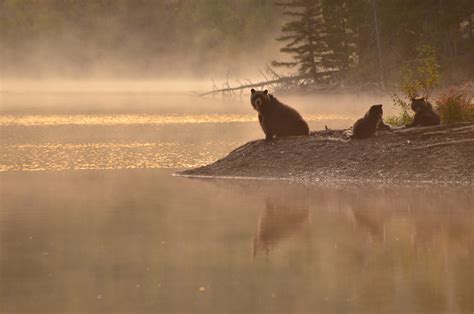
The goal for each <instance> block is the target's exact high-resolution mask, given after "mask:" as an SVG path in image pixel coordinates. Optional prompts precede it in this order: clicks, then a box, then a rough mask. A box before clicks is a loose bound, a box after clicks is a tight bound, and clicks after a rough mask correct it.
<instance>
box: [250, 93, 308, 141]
mask: <svg viewBox="0 0 474 314" xmlns="http://www.w3.org/2000/svg"><path fill="white" fill-rule="evenodd" d="M250 103H251V104H252V107H253V108H254V109H255V110H256V111H257V112H258V121H259V122H260V126H261V127H262V130H263V133H265V140H266V141H271V140H272V139H273V137H274V136H276V137H285V136H300V135H309V127H308V124H307V123H306V121H305V120H304V119H303V117H302V116H301V115H300V114H299V113H298V111H296V110H295V109H293V108H291V107H290V106H287V105H285V104H283V103H281V102H280V101H278V99H276V98H275V97H274V96H273V95H271V94H269V93H268V90H264V91H256V90H255V89H253V88H252V90H251V95H250Z"/></svg>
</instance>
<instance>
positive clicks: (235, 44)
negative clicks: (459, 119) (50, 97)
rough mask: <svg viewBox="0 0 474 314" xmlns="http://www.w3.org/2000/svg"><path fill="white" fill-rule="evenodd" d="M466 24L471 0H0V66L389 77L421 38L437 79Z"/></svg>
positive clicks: (467, 60)
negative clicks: (431, 53) (268, 69)
mask: <svg viewBox="0 0 474 314" xmlns="http://www.w3.org/2000/svg"><path fill="white" fill-rule="evenodd" d="M473 33H474V1H472V0H449V1H448V0H419V1H412V0H386V1H380V0H350V1H345V0H285V1H283V0H281V1H277V0H193V1H188V0H87V1H79V0H0V43H1V47H0V57H1V58H0V66H1V71H2V73H3V75H4V76H19V77H22V76H27V77H44V76H46V75H56V76H66V77H79V78H84V77H88V76H94V75H104V76H107V75H109V76H113V77H120V76H124V77H125V76H128V77H135V78H137V77H138V78H140V77H142V78H160V77H164V76H167V77H170V75H174V76H177V77H180V76H181V77H182V76H185V75H188V76H191V77H202V76H203V75H206V74H207V75H210V76H211V75H212V76H219V75H221V76H223V73H226V72H227V71H230V72H231V73H232V75H235V76H237V77H238V76H244V75H252V73H254V74H258V70H259V69H261V68H263V67H265V65H266V64H273V68H274V69H275V71H277V72H279V73H282V74H285V75H288V74H298V73H300V74H301V73H303V74H308V73H313V75H314V78H315V80H317V77H321V75H320V73H324V72H327V73H328V75H326V76H324V80H321V83H324V84H329V83H331V82H334V81H344V82H347V84H391V83H392V82H393V81H394V80H396V78H397V75H398V74H399V69H400V67H401V66H402V65H403V64H405V63H407V62H411V60H413V59H414V58H416V49H417V48H418V47H419V46H420V45H430V46H432V47H433V48H434V49H435V51H436V55H437V58H438V60H439V64H440V69H441V73H442V81H444V82H449V83H462V82H464V81H466V80H469V79H470V78H471V79H472V77H474V66H473V65H474V34H473ZM280 50H281V51H280ZM309 52H311V54H310V55H308V53H309ZM311 58H312V59H311ZM308 62H309V63H313V66H309V67H308Z"/></svg>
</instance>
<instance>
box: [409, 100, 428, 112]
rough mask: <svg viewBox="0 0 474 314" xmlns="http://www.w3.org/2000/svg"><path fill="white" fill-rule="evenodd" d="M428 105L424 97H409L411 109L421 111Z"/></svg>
mask: <svg viewBox="0 0 474 314" xmlns="http://www.w3.org/2000/svg"><path fill="white" fill-rule="evenodd" d="M428 107H430V104H429V103H428V102H427V101H426V100H425V98H424V97H416V98H412V99H411V110H413V111H414V112H418V111H421V110H423V109H425V108H428Z"/></svg>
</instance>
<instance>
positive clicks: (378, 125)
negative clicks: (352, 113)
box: [352, 105, 390, 139]
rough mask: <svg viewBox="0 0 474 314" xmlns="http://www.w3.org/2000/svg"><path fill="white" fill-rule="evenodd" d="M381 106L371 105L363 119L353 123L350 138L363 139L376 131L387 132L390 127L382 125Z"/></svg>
mask: <svg viewBox="0 0 474 314" xmlns="http://www.w3.org/2000/svg"><path fill="white" fill-rule="evenodd" d="M382 116H383V109H382V105H373V106H372V107H370V109H369V111H368V112H367V113H366V114H365V116H364V117H363V118H360V119H359V120H357V121H356V122H355V123H354V126H353V128H352V138H357V139H363V138H368V137H371V136H372V135H374V134H375V131H377V130H389V131H390V127H389V126H388V125H386V124H385V123H383V120H382Z"/></svg>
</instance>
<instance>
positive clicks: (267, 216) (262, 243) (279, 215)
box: [252, 200, 310, 257]
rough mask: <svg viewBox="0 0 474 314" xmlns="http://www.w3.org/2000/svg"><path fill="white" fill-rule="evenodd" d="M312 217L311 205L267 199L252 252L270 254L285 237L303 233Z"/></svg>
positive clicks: (254, 254)
mask: <svg viewBox="0 0 474 314" xmlns="http://www.w3.org/2000/svg"><path fill="white" fill-rule="evenodd" d="M309 219H310V210H309V206H308V205H305V204H298V205H293V206H290V205H289V204H288V205H287V204H284V203H278V202H275V201H270V200H267V201H266V203H265V210H264V212H263V214H262V215H261V217H260V219H259V221H258V229H257V234H256V235H255V237H254V239H253V243H252V254H253V257H256V256H257V255H258V254H260V253H263V254H265V255H267V256H268V255H269V254H270V251H271V250H272V249H274V248H275V247H277V246H278V245H279V244H280V243H281V242H282V241H284V240H285V239H289V238H291V237H293V236H295V235H297V234H298V233H301V231H302V230H303V227H304V225H305V224H307V223H308V221H309Z"/></svg>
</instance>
